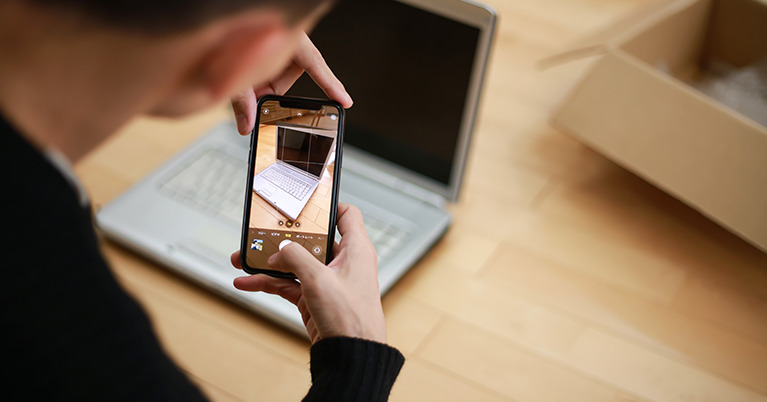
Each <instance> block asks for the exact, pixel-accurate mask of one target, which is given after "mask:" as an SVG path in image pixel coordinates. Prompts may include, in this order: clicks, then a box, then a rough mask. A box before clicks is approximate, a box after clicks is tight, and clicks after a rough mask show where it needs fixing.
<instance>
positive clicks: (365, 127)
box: [97, 0, 495, 335]
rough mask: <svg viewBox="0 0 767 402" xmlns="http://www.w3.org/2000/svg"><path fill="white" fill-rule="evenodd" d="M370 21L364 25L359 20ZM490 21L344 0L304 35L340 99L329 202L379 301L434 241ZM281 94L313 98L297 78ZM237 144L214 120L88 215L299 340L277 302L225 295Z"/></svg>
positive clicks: (240, 168) (387, 1)
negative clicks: (368, 267) (372, 272)
mask: <svg viewBox="0 0 767 402" xmlns="http://www.w3.org/2000/svg"><path fill="white" fill-rule="evenodd" d="M370 16H375V18H371V17H370ZM494 30H495V13H494V12H493V11H492V10H490V9H489V8H487V7H485V6H482V5H479V4H477V3H474V2H470V1H462V0H401V1H394V0H370V1H364V2H344V3H342V4H340V5H339V6H338V7H336V8H335V9H334V10H333V11H331V13H330V14H329V15H328V16H327V17H326V18H325V19H323V20H322V21H321V23H320V24H319V25H318V26H317V27H316V29H315V30H314V31H313V32H312V35H311V37H312V39H313V40H314V42H315V43H316V44H317V47H318V48H319V49H321V51H322V52H323V55H324V56H325V59H326V60H327V62H328V64H329V65H330V66H331V67H332V68H333V70H334V72H335V73H336V74H337V75H338V77H339V78H340V79H341V81H343V83H344V85H345V86H346V88H347V90H348V91H349V93H350V94H351V95H352V97H353V98H354V101H355V103H354V106H353V107H352V108H351V109H350V110H349V111H348V112H347V116H346V128H345V139H344V160H343V169H342V173H341V194H340V200H341V201H342V202H347V203H351V204H354V205H356V206H358V207H359V208H360V209H361V210H362V212H363V215H364V219H365V226H366V228H367V230H368V233H369V235H370V238H371V240H372V241H373V244H374V245H375V247H376V250H377V252H378V257H379V266H378V270H379V282H380V289H381V292H382V293H385V292H386V291H388V290H389V289H390V288H391V286H392V285H393V284H394V283H395V282H396V281H397V280H398V279H399V278H400V277H401V276H402V275H403V274H404V273H405V272H407V270H408V269H410V268H411V267H412V266H413V265H414V264H415V263H416V262H417V261H418V260H419V259H420V258H421V257H423V255H424V254H425V253H426V252H427V251H428V250H429V249H430V248H431V247H432V246H433V245H434V243H435V242H436V241H437V240H439V238H440V237H441V236H442V235H443V234H444V233H445V231H446V230H447V228H448V226H449V224H450V215H449V214H448V212H447V211H446V210H445V206H446V205H447V204H448V203H450V202H455V201H456V200H457V198H458V194H459V191H460V187H461V182H462V179H463V173H464V166H465V161H466V156H467V152H468V148H469V143H470V138H471V134H472V130H473V128H474V121H475V117H476V114H477V107H478V101H479V98H480V92H481V87H482V83H483V80H484V75H485V70H486V66H487V61H488V54H489V51H490V47H491V43H492V40H493V35H494ZM289 94H290V95H298V96H309V97H321V96H323V94H322V92H321V91H320V90H319V88H317V87H316V85H315V84H314V83H313V82H312V81H311V79H308V78H307V77H302V78H301V79H300V80H299V81H298V82H297V83H296V85H295V86H294V87H293V88H292V89H291V91H290V92H289ZM248 147H249V138H248V137H243V136H240V135H238V134H237V132H236V129H235V127H234V125H233V124H232V123H223V124H221V125H219V126H217V127H216V128H214V129H213V130H212V131H211V132H210V133H208V134H206V135H203V136H202V137H201V138H200V139H199V140H198V141H197V142H195V143H193V144H192V145H191V146H189V147H188V148H186V149H184V150H182V151H181V152H180V153H179V154H178V155H176V156H175V157H173V158H172V159H171V160H170V161H168V162H167V163H166V164H165V165H164V166H162V167H160V168H159V169H157V170H156V171H155V172H153V173H152V174H150V175H149V176H148V177H146V178H145V179H144V180H142V181H141V182H139V183H138V184H136V185H135V186H134V187H132V188H131V189H130V190H128V191H127V192H126V193H125V194H123V195H121V196H120V197H118V198H117V199H115V200H114V201H113V202H112V203H110V204H108V205H106V206H105V207H103V208H102V209H101V210H100V211H98V213H97V223H98V226H99V227H100V229H101V230H102V231H103V232H104V233H105V234H106V235H107V236H109V237H111V238H112V239H114V240H116V241H118V242H120V243H123V244H125V245H127V246H128V247H130V248H132V249H134V250H136V251H137V252H139V253H142V254H144V255H147V256H149V257H150V258H152V259H154V260H156V261H158V262H159V263H161V264H163V265H165V266H167V267H168V268H169V269H171V270H173V271H174V272H176V273H178V274H180V275H182V276H184V277H186V278H189V279H191V280H193V281H195V282H198V283H200V284H202V285H203V286H204V287H206V288H208V289H210V290H212V291H214V292H216V293H218V294H220V295H222V296H224V297H226V298H228V299H230V300H232V301H234V302H236V303H239V304H241V305H243V306H245V307H246V308H248V309H251V310H253V311H255V312H258V313H260V314H262V315H264V316H266V317H268V318H270V319H272V320H274V321H276V322H278V323H280V324H282V325H284V326H286V327H288V328H290V329H292V330H295V331H296V332H297V333H300V334H304V335H305V330H304V327H303V324H302V322H301V317H300V314H299V313H298V310H297V309H296V308H295V307H294V306H293V305H291V304H290V303H288V302H286V301H284V300H282V299H280V298H279V297H276V296H272V295H268V294H264V293H249V292H241V291H238V290H236V289H235V288H234V287H233V286H232V280H233V279H234V278H235V277H237V276H239V275H242V274H243V273H242V272H241V271H238V270H236V269H234V268H232V266H231V265H230V263H229V255H230V254H231V253H232V252H233V251H235V250H236V249H238V248H239V244H240V231H241V222H242V215H243V209H244V196H245V191H253V189H246V186H247V184H246V174H247V168H246V167H247V156H248Z"/></svg>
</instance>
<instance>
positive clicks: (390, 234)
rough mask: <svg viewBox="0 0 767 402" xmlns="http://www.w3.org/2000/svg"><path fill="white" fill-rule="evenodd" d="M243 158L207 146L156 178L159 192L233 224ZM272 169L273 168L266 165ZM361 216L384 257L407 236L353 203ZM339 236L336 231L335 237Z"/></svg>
mask: <svg viewBox="0 0 767 402" xmlns="http://www.w3.org/2000/svg"><path fill="white" fill-rule="evenodd" d="M244 166H245V161H244V160H242V159H239V158H237V157H235V156H232V155H230V154H228V153H226V152H223V151H220V150H218V149H215V148H211V149H208V150H206V151H204V152H202V153H200V154H198V155H197V157H191V158H189V163H188V164H186V165H184V166H182V167H181V168H179V169H177V170H176V171H174V172H171V173H170V174H168V176H167V177H166V178H165V179H164V180H160V183H161V184H160V187H159V190H160V193H162V194H164V195H166V196H168V197H171V198H173V199H175V200H177V201H179V202H181V203H183V204H185V205H187V206H189V207H192V208H194V209H196V210H199V211H201V212H203V213H205V214H207V215H211V216H223V217H225V218H227V219H229V220H231V221H233V222H236V224H237V225H240V224H241V222H242V209H243V203H244V199H245V196H244V194H243V189H244V186H245V177H243V172H244V171H245V167H244ZM269 170H273V169H269ZM357 206H358V207H359V208H360V210H362V215H363V216H364V219H365V229H366V230H367V233H368V237H370V241H371V242H372V243H373V246H374V247H375V249H376V252H377V253H378V261H379V262H380V261H384V260H385V259H386V258H387V257H388V256H389V255H391V254H392V252H394V251H396V250H397V249H398V248H399V247H400V246H401V245H402V243H403V242H404V241H405V239H406V238H407V236H408V234H409V231H408V230H407V229H406V228H404V226H399V225H396V224H394V223H392V222H391V220H390V219H385V218H383V216H384V214H380V213H376V210H375V208H374V207H367V208H366V207H365V206H364V205H357ZM340 239H341V236H340V234H339V233H338V231H336V240H340Z"/></svg>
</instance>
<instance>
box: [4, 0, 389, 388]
mask: <svg viewBox="0 0 767 402" xmlns="http://www.w3.org/2000/svg"><path fill="white" fill-rule="evenodd" d="M328 7H329V4H328V3H327V1H324V0H304V1H300V0H165V1H159V2H158V1H151V0H102V1H100V0H0V164H1V165H0V166H2V174H1V175H0V177H1V178H0V188H2V189H3V190H2V191H3V200H2V208H0V210H1V211H2V212H0V222H2V224H3V226H2V232H3V233H2V235H1V237H0V238H1V239H2V241H0V251H2V267H3V268H2V275H3V277H2V279H0V283H2V285H0V286H1V287H0V300H1V301H2V316H1V317H2V323H3V330H2V332H3V335H2V338H0V339H1V340H2V341H3V342H2V345H3V346H2V348H3V355H2V356H3V362H4V364H5V373H6V374H5V376H3V387H2V393H3V397H4V399H8V400H131V401H139V400H140V401H146V400H163V401H169V400H181V401H193V400H201V399H204V395H202V394H201V393H200V392H199V390H198V389H197V388H196V387H195V386H194V385H193V384H192V383H191V382H190V381H189V379H187V378H186V377H185V376H184V374H183V373H181V372H180V371H179V369H178V368H177V367H176V366H175V365H174V364H173V362H172V361H171V360H170V359H169V358H168V357H167V355H166V354H165V353H164V352H163V350H162V348H161V347H160V345H159V344H158V341H157V339H156V338H155V336H154V334H153V333H152V329H151V324H150V323H149V321H148V319H147V317H146V315H145V314H144V312H143V311H142V310H141V309H140V307H139V306H138V305H137V304H136V303H135V301H134V300H132V299H131V298H130V297H129V296H128V295H127V294H126V293H125V292H124V291H123V290H122V289H121V287H120V286H119V285H118V284H117V282H116V281H115V279H114V277H113V276H112V274H111V272H110V271H109V269H108V267H107V265H106V262H105V261H104V259H103V257H102V255H101V254H100V251H99V248H98V242H97V239H96V235H95V233H94V231H93V227H92V220H91V216H90V215H91V211H90V206H89V204H88V200H87V196H86V195H85V193H84V192H83V191H82V189H81V188H80V186H79V185H78V181H77V178H76V177H75V176H74V174H73V173H72V170H71V164H72V163H76V162H77V161H78V160H79V159H81V158H82V157H83V156H84V155H86V154H87V153H88V152H89V151H91V150H92V149H94V148H95V147H96V146H97V145H99V144H100V143H101V142H103V141H104V140H105V139H107V138H108V137H109V136H110V135H111V134H112V133H114V132H115V131H116V130H117V129H118V128H119V127H121V126H123V125H124V124H125V123H127V122H128V121H130V120H131V119H132V118H133V117H134V116H137V115H142V114H149V115H156V116H182V115H186V114H188V113H192V112H195V111H198V110H201V109H203V108H206V107H209V106H211V105H214V104H217V103H219V102H221V101H222V100H226V99H229V97H231V96H234V99H235V100H234V106H235V111H236V112H235V114H236V118H237V122H238V126H239V129H240V132H242V133H247V132H249V131H250V129H252V127H253V121H254V116H253V113H254V109H255V108H254V107H253V105H254V103H255V99H256V98H257V97H258V96H261V95H262V94H265V93H280V92H284V91H285V90H286V89H287V88H288V87H289V86H290V85H292V83H293V82H294V81H295V79H296V78H297V77H298V76H299V75H300V74H301V73H302V72H303V71H304V70H306V71H308V72H309V73H310V75H312V77H313V78H314V79H315V81H317V83H318V84H319V85H320V86H321V87H322V88H323V89H324V90H325V91H326V93H328V95H329V96H331V97H332V98H334V99H336V100H338V101H339V102H340V103H341V104H342V105H344V106H345V107H349V106H351V98H350V97H349V96H348V94H346V92H345V90H344V89H343V86H342V85H341V84H340V82H338V80H337V79H336V78H335V77H334V76H333V74H332V73H331V72H330V71H329V69H328V68H327V66H326V65H325V63H324V61H322V57H321V56H320V55H319V52H317V50H316V49H315V48H314V46H313V45H312V44H311V42H310V41H309V40H308V38H307V37H306V35H305V34H304V32H305V31H306V30H308V29H310V28H311V27H312V26H313V25H314V23H315V22H316V21H317V19H318V18H319V17H320V16H321V15H322V14H323V13H324V12H325V11H326V10H327V8H328ZM253 84H255V86H254V85H253ZM338 216H339V220H338V229H339V231H340V232H341V233H342V235H343V239H342V241H341V243H340V245H339V247H338V251H337V254H336V257H335V259H334V260H333V262H332V263H331V264H330V266H324V265H322V264H321V263H319V262H317V260H316V259H314V258H313V257H312V256H311V255H309V253H308V252H307V251H306V250H304V249H303V248H301V247H296V246H294V247H291V246H288V247H285V248H284V249H283V251H281V252H280V253H278V254H275V255H274V256H272V257H271V258H270V260H269V264H270V266H271V267H272V268H274V269H278V270H283V271H286V272H293V273H295V274H296V276H297V277H298V278H299V279H300V284H299V283H298V282H295V281H289V280H284V279H275V278H270V277H266V276H263V275H255V276H245V277H241V278H238V279H237V280H235V283H234V284H235V286H236V287H237V288H239V289H242V290H245V291H265V292H269V293H274V294H278V295H280V296H282V297H284V298H286V299H287V300H289V301H291V302H293V303H294V304H296V305H297V306H298V308H299V311H300V312H301V314H302V316H303V318H304V322H305V324H306V327H307V331H308V333H309V335H310V338H311V340H312V344H313V345H312V349H311V373H312V387H311V389H310V390H309V393H308V394H307V396H306V399H307V400H334V401H344V400H359V401H363V400H364V401H368V400H385V399H386V398H387V397H388V394H389V391H390V389H391V386H392V384H393V382H394V380H395V378H396V376H397V374H398V372H399V369H400V367H401V365H402V363H403V358H402V355H401V354H400V353H399V352H398V351H396V350H395V349H393V348H391V347H389V346H387V345H386V344H385V341H386V336H385V326H384V319H383V313H382V310H381V304H380V297H379V296H378V294H379V293H378V284H377V279H376V272H375V267H376V256H375V251H374V250H373V248H372V245H371V244H370V242H369V240H368V239H367V236H366V234H365V230H364V226H363V224H362V218H361V215H360V213H359V211H358V210H357V209H356V208H354V207H351V206H348V205H341V206H339V213H338ZM236 257H237V256H236V255H234V256H233V262H234V263H235V264H237V262H236V261H237V260H238V258H236Z"/></svg>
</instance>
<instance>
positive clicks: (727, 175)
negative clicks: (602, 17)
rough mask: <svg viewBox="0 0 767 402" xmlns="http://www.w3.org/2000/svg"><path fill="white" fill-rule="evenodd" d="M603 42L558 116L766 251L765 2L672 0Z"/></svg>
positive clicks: (565, 127)
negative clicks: (621, 32) (589, 67)
mask: <svg viewBox="0 0 767 402" xmlns="http://www.w3.org/2000/svg"><path fill="white" fill-rule="evenodd" d="M600 49H601V53H603V54H602V55H601V56H600V59H599V60H598V61H597V62H596V63H595V65H594V67H593V69H592V70H591V71H590V72H589V73H587V74H586V75H585V77H584V78H583V79H582V80H581V81H580V82H579V83H578V85H577V86H576V87H575V89H574V90H573V92H572V93H571V94H570V95H569V96H568V98H567V99H566V100H565V101H564V103H563V104H562V105H561V106H560V108H559V109H558V110H557V111H556V112H555V114H554V116H553V120H552V121H553V124H554V126H555V127H557V128H559V129H561V130H562V131H564V132H566V133H569V134H570V135H572V136H574V137H575V138H577V139H578V140H579V141H581V142H583V143H584V144H586V145H588V146H589V147H591V148H593V149H595V150H596V151H598V152H600V153H602V154H603V155H605V156H607V157H608V158H610V159H612V160H613V161H615V162H616V163H618V164H620V165H622V166H624V167H626V168H627V169H629V170H631V171H633V172H634V173H636V174H638V175H639V176H641V177H643V178H644V179H646V180H648V181H649V182H651V183H653V184H654V185H656V186H658V187H659V188H661V189H663V190H664V191H666V192H668V193H670V194H671V195H673V196H675V197H677V198H678V199H680V200H682V201H683V202H685V203H687V204H688V205H690V206H692V207H693V208H695V209H697V210H698V211H700V212H701V213H703V214H704V215H706V216H708V217H709V218H711V219H712V220H714V221H716V222H718V223H719V224H721V225H722V226H724V227H725V228H727V229H729V230H730V231H732V232H733V233H735V234H737V235H739V236H741V237H742V238H743V239H745V240H747V241H749V242H751V243H752V244H754V245H755V246H757V247H759V248H761V249H762V250H764V251H767V128H765V126H764V124H765V123H764V121H765V118H767V106H765V104H767V1H765V0H679V1H674V2H672V3H668V4H666V5H665V6H664V7H661V8H659V9H656V10H655V11H654V12H653V13H651V14H650V15H648V16H647V17H646V18H643V19H642V20H641V21H640V22H639V23H638V24H635V25H633V26H632V27H630V28H629V29H627V30H626V31H625V32H624V33H623V34H622V35H619V36H614V37H613V38H612V39H611V40H609V41H607V42H606V43H604V44H602V46H600ZM749 116H750V117H749ZM760 119H761V121H762V123H761V124H760V123H759V122H758V121H759V120H760Z"/></svg>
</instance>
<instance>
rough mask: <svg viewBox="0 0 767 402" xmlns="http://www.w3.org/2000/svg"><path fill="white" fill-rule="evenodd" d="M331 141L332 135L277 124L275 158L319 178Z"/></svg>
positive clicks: (331, 145)
mask: <svg viewBox="0 0 767 402" xmlns="http://www.w3.org/2000/svg"><path fill="white" fill-rule="evenodd" d="M333 141H334V138H333V137H328V136H324V135H318V134H312V133H308V132H304V131H300V130H296V129H292V128H288V127H279V126H278V127H277V159H279V160H281V161H283V162H285V163H287V164H289V165H291V166H293V167H296V168H298V169H301V170H303V171H304V172H306V173H309V174H310V175H312V176H314V177H317V178H319V177H320V175H322V170H323V169H324V168H325V161H327V158H328V153H329V152H330V150H331V149H332V147H333Z"/></svg>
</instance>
